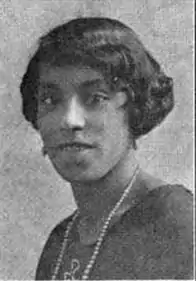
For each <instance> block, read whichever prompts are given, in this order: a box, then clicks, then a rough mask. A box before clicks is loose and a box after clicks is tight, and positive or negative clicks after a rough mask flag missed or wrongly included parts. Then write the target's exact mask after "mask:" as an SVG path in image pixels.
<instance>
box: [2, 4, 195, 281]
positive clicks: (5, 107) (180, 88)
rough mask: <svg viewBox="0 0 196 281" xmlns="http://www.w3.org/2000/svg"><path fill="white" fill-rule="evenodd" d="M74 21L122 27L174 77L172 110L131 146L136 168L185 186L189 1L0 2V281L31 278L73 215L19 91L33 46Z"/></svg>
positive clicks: (189, 138)
mask: <svg viewBox="0 0 196 281" xmlns="http://www.w3.org/2000/svg"><path fill="white" fill-rule="evenodd" d="M78 15H84V16H87V15H88V16H89V15H105V16H111V17H114V18H117V19H120V20H122V21H124V22H125V23H126V24H129V25H130V26H132V27H133V29H134V30H135V31H136V32H137V33H138V34H139V35H140V38H141V39H142V41H143V42H144V43H145V45H146V46H147V47H148V48H149V49H150V50H151V52H152V54H153V55H154V56H155V58H157V59H158V61H159V62H160V63H161V64H162V66H163V68H164V70H165V71H166V73H167V74H168V75H171V76H172V77H173V78H174V83H175V100H176V106H175V109H174V111H173V112H172V113H171V114H170V115H169V117H168V118H167V119H166V121H165V122H164V123H163V124H162V125H161V126H160V127H159V128H157V129H156V130H154V131H153V132H152V133H151V134H150V135H148V136H147V137H144V138H143V139H141V140H140V141H139V143H138V146H139V150H138V159H139V161H140V163H141V166H142V167H143V168H144V169H146V170H147V171H148V172H150V173H151V174H153V175H156V176H159V177H160V178H162V179H164V180H167V181H168V182H171V183H182V184H184V185H185V186H186V187H187V188H189V189H192V187H193V182H192V178H193V160H192V157H193V156H192V154H193V59H192V56H193V1H191V0H190V1H189V0H162V1H161V0H139V1H137V0H120V1H119V0H103V1H101V0H100V1H98V0H91V1H88V0H86V1H85V0H84V1H83V0H77V1H76V0H75V1H74V0H72V1H71V0H70V1H68V0H61V1H60V0H50V1H43V0H42V1H41V0H34V1H31V0H12V1H11V0H9V1H8V0H1V1H0V51H1V52H0V137H1V139H0V163H1V179H0V194H1V200H0V217H1V221H0V227H1V229H0V232H1V234H2V235H1V238H0V239H1V240H0V247H1V249H0V259H1V262H0V279H3V280H6V279H23V280H24V279H33V278H34V274H35V268H36V264H37V261H38V257H39V255H40V253H41V249H42V247H43V245H44V243H45V240H46V238H47V236H48V234H49V232H50V231H51V229H52V228H53V227H54V225H55V224H56V223H57V222H59V220H61V219H62V218H64V217H66V216H67V215H68V214H70V213H71V212H72V211H73V208H74V207H75V205H74V200H73V198H72V193H71V189H70V187H69V185H68V184H67V183H65V182H63V181H62V179H61V178H60V177H59V176H58V175H57V174H56V173H55V171H54V170H53V168H52V167H51V165H50V163H49V161H48V160H47V158H46V159H44V158H43V157H42V155H41V153H40V150H41V141H40V139H39V136H38V135H37V133H36V132H35V131H34V130H33V129H32V128H31V126H30V125H29V124H28V123H27V122H26V121H25V120H24V118H23V116H22V114H21V112H20V111H21V99H20V94H19V84H20V80H21V77H22V75H23V74H24V71H25V68H26V65H27V62H28V59H29V57H30V56H31V55H32V54H33V52H34V50H35V48H36V40H37V38H38V37H39V36H40V35H42V34H43V33H44V32H46V31H48V29H49V28H52V27H54V26H55V25H57V24H60V23H63V22H64V21H67V20H69V19H71V18H73V17H75V16H78Z"/></svg>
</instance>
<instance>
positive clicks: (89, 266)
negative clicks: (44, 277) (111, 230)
mask: <svg viewBox="0 0 196 281" xmlns="http://www.w3.org/2000/svg"><path fill="white" fill-rule="evenodd" d="M138 171H139V167H138V166H137V167H136V169H135V171H134V174H133V177H132V179H131V182H130V184H129V185H128V187H127V188H126V189H125V191H124V192H123V194H122V196H121V198H120V200H119V201H118V202H117V203H116V205H115V206H114V208H113V209H112V210H111V212H110V213H109V216H108V218H107V219H106V221H105V223H104V225H103V228H102V230H101V232H100V235H99V237H98V239H97V242H96V245H95V248H94V251H93V254H92V256H91V259H90V261H89V263H88V264H87V266H86V268H85V270H84V272H83V275H82V280H88V277H89V275H90V272H91V270H92V268H93V266H94V264H95V262H96V258H97V255H98V254H99V251H100V248H101V245H102V242H103V240H104V237H105V235H106V233H107V229H108V226H109V224H110V221H111V219H112V217H113V216H114V214H115V212H116V211H117V209H118V208H119V207H120V205H121V204H122V202H123V200H124V199H125V198H126V196H127V195H128V194H129V191H130V189H131V187H132V185H133V182H134V180H135V178H136V175H137V173H138ZM78 214H79V212H78V211H77V212H76V213H75V214H74V216H73V218H72V220H71V221H70V222H69V224H68V226H67V229H66V231H65V235H64V240H63V244H62V247H61V251H60V254H59V257H58V259H57V262H56V267H55V270H54V273H53V276H52V280H55V279H56V276H57V274H58V271H59V268H60V265H61V262H62V258H63V254H64V252H65V249H66V246H67V241H68V236H69V233H70V231H71V229H72V226H73V224H74V221H75V220H76V218H77V216H78Z"/></svg>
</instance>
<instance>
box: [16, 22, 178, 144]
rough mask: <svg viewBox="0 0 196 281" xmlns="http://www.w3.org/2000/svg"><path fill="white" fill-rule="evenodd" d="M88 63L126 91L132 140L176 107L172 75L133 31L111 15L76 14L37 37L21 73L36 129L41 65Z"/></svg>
mask: <svg viewBox="0 0 196 281" xmlns="http://www.w3.org/2000/svg"><path fill="white" fill-rule="evenodd" d="M42 62H44V63H48V64H49V65H56V66H66V65H79V64H80V65H88V66H90V67H92V68H95V69H98V70H100V71H101V72H102V73H103V74H104V75H105V76H106V77H107V78H108V79H109V81H110V82H111V86H112V87H113V88H115V86H116V87H117V84H119V82H120V83H121V85H123V88H124V90H125V91H126V92H127V93H128V108H129V109H128V113H129V127H130V130H131V132H132V135H133V137H134V139H135V140H136V139H137V138H139V137H140V136H142V135H145V134H147V133H148V132H150V131H151V130H152V129H153V128H154V127H155V126H157V125H158V124H160V123H161V122H162V121H163V120H164V118H165V117H166V116H167V115H168V113H169V112H170V111H171V110H172V108H173V106H174V97H173V80H172V78H170V77H168V76H166V75H165V73H164V72H163V70H162V69H161V67H160V65H159V63H158V62H157V61H156V60H155V59H154V58H153V56H152V55H151V54H150V53H149V52H148V51H147V50H146V48H145V47H144V45H143V44H142V42H141V41H140V40H139V39H138V36H137V35H136V33H135V32H134V31H133V30H132V29H131V28H130V27H128V26H126V25H125V24H123V23H121V22H119V21H118V20H115V19H109V18H104V17H102V18H100V17H89V18H77V19H73V20H71V21H69V22H68V23H65V24H63V25H60V26H57V27H55V28H54V29H52V30H51V31H49V32H48V33H47V34H46V35H44V36H42V37H41V38H40V41H39V47H38V49H37V51H36V52H35V54H34V56H33V57H32V58H31V60H30V62H29V64H28V66H27V70H26V73H25V74H24V76H23V78H22V83H21V85H20V92H21V95H22V110H23V114H24V116H25V118H26V120H27V121H29V122H31V124H32V126H33V127H34V128H35V129H36V130H37V129H38V127H37V122H36V120H37V103H38V99H37V87H38V82H39V64H40V63H42Z"/></svg>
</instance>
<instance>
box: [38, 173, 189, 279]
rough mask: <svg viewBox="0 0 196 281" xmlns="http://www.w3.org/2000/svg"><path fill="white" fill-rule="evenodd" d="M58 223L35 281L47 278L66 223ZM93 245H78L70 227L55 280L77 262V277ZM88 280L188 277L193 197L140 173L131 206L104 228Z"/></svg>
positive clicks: (89, 256)
mask: <svg viewBox="0 0 196 281" xmlns="http://www.w3.org/2000/svg"><path fill="white" fill-rule="evenodd" d="M71 218H72V216H70V217H68V218H67V219H65V220H63V221H62V222H61V223H59V224H58V225H57V226H56V227H55V228H54V229H53V231H52V232H51V234H50V236H49V238H48V240H47V242H46V244H45V246H44V249H43V251H42V254H41V257H40V260H39V263H38V267H37V271H36V280H51V277H52V274H53V271H54V268H55V265H56V260H57V258H58V255H59V252H60V249H61V244H62V241H63V235H64V232H65V229H66V226H67V223H68V222H69V221H70V220H71ZM94 246H95V245H94V244H92V245H82V244H81V243H80V241H79V234H78V232H77V228H76V227H75V228H74V227H73V229H72V232H71V233H70V235H69V240H68V245H67V247H66V251H65V254H64V257H63V261H62V264H61V267H60V270H59V274H58V275H57V279H58V280H59V279H63V273H64V272H65V271H69V269H70V266H71V259H72V258H74V259H78V260H79V261H80V270H78V272H77V274H76V278H77V279H80V278H81V276H82V273H83V270H84V268H85V267H86V265H87V264H88V261H89V259H90V258H91V255H92V252H93V249H94ZM89 279H91V280H107V279H110V280H112V279H118V280H119V279H123V280H125V279H129V280H133V279H135V280H136V279H137V280H142V279H146V280H147V279H148V280H152V279H167V280H168V279H186V280H187V279H193V196H192V193H191V192H190V191H189V190H187V189H185V188H184V187H183V186H182V185H168V184H166V185H158V186H157V181H156V180H153V179H152V178H151V177H148V176H146V175H145V176H144V175H143V174H142V173H140V174H139V175H138V176H137V178H136V181H135V183H134V185H133V187H132V190H131V199H130V208H129V209H128V210H127V211H126V212H125V213H124V214H123V215H122V216H121V217H120V218H119V219H118V220H117V221H116V222H115V223H114V224H113V225H112V226H111V227H110V228H109V229H108V232H107V235H106V236H105V239H104V242H103V244H102V246H101V249H100V252H99V255H98V256H97V259H96V263H95V265H94V267H93V269H92V271H91V273H90V276H89Z"/></svg>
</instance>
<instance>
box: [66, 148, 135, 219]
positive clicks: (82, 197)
mask: <svg viewBox="0 0 196 281" xmlns="http://www.w3.org/2000/svg"><path fill="white" fill-rule="evenodd" d="M136 166H137V161H136V159H135V155H134V151H133V150H132V149H131V150H129V152H128V153H127V154H126V156H125V157H124V158H123V159H122V160H120V161H119V163H118V164H117V165H116V166H115V168H114V169H113V170H111V171H110V172H109V173H108V174H107V175H106V176H105V177H104V178H101V179H100V180H98V181H94V182H85V183H72V184H71V185H72V189H73V194H74V197H75V200H76V203H77V206H78V209H79V212H80V217H81V218H83V219H85V220H89V223H90V221H92V222H96V221H99V220H101V219H103V218H105V217H107V216H108V214H109V212H110V211H111V209H112V208H113V207H114V205H115V204H116V203H117V201H118V200H119V199H120V197H121V195H122V194H123V191H124V190H125V188H126V187H127V185H128V184H129V182H130V180H131V179H132V176H133V174H134V172H135V169H136Z"/></svg>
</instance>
